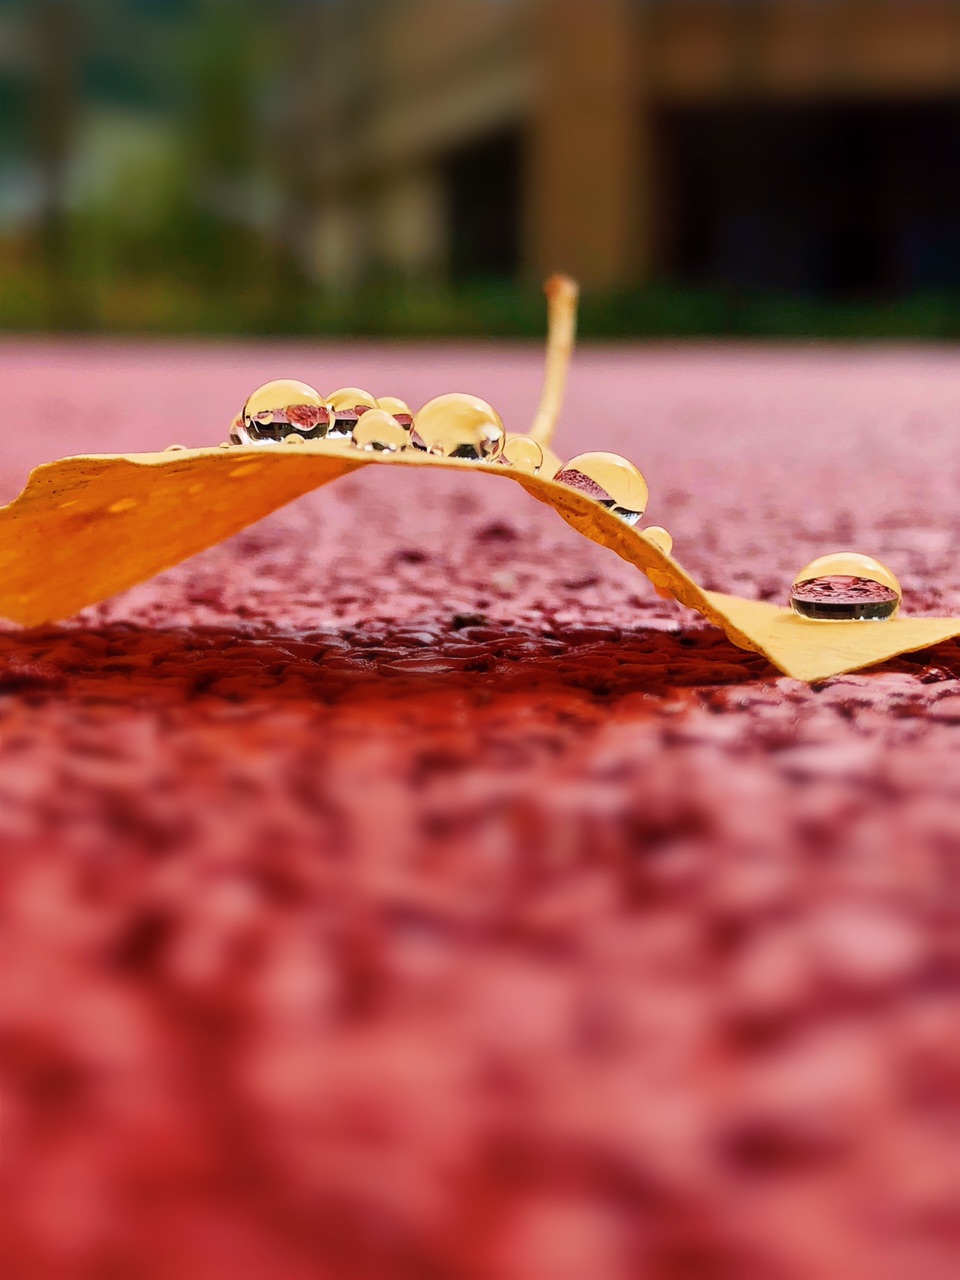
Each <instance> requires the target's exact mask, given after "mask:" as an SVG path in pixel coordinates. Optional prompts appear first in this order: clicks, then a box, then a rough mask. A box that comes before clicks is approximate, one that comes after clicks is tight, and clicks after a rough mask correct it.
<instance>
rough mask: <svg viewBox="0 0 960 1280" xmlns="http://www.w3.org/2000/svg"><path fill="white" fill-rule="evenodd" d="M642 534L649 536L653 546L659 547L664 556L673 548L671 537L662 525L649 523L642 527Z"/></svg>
mask: <svg viewBox="0 0 960 1280" xmlns="http://www.w3.org/2000/svg"><path fill="white" fill-rule="evenodd" d="M643 536H644V537H645V538H649V539H650V541H651V542H652V543H653V545H654V546H655V547H659V548H660V550H661V551H662V552H663V554H664V555H665V556H668V555H669V554H670V552H671V551H672V550H673V538H672V536H671V535H670V534H669V533H667V531H666V529H664V527H663V526H662V525H659V524H651V525H649V526H648V527H647V528H646V529H644V531H643Z"/></svg>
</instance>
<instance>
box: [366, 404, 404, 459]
mask: <svg viewBox="0 0 960 1280" xmlns="http://www.w3.org/2000/svg"><path fill="white" fill-rule="evenodd" d="M352 441H353V444H354V445H356V447H357V448H358V449H363V450H365V451H367V452H373V453H399V452H400V451H401V449H405V448H406V447H407V444H408V443H409V441H410V437H409V435H408V434H407V432H406V431H405V430H404V429H403V427H402V426H401V425H400V423H399V422H398V421H397V420H396V418H395V417H394V416H393V415H392V414H390V413H386V412H385V411H384V410H383V409H368V410H367V412H366V413H365V414H363V416H362V417H360V418H359V419H358V420H357V424H356V426H355V427H354V428H353V437H352Z"/></svg>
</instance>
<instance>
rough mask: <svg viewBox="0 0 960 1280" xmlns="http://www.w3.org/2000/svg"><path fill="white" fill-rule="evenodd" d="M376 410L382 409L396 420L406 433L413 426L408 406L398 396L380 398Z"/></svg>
mask: <svg viewBox="0 0 960 1280" xmlns="http://www.w3.org/2000/svg"><path fill="white" fill-rule="evenodd" d="M377 408H378V409H383V410H384V412H386V413H389V414H390V415H391V417H394V418H396V420H397V421H398V422H399V423H400V425H401V427H404V428H405V429H406V430H407V431H409V430H410V428H411V427H412V426H413V413H412V412H411V409H410V406H409V405H408V404H407V402H406V401H405V400H401V399H400V398H399V397H398V396H380V397H379V399H378V400H377Z"/></svg>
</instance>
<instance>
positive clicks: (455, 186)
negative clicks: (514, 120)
mask: <svg viewBox="0 0 960 1280" xmlns="http://www.w3.org/2000/svg"><path fill="white" fill-rule="evenodd" d="M521 150H522V148H521V137H520V133H519V132H518V131H516V130H511V131H510V132H508V133H501V134H497V135H496V136H494V137H490V138H486V139H484V140H483V141H481V142H476V143H471V144H470V145H469V146H466V147H462V148H460V149H459V150H457V151H456V152H454V153H453V154H452V155H451V156H449V157H448V159H447V161H446V163H445V165H444V176H445V179H446V186H447V201H448V214H449V228H450V274H451V276H452V278H453V279H454V280H456V281H461V282H462V281H468V280H483V279H508V278H511V277H513V276H516V275H517V273H518V272H519V270H520V183H521V165H522V154H521Z"/></svg>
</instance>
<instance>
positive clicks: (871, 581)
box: [790, 551, 903, 622]
mask: <svg viewBox="0 0 960 1280" xmlns="http://www.w3.org/2000/svg"><path fill="white" fill-rule="evenodd" d="M902 594H903V593H902V592H901V590H900V583H899V582H898V581H897V579H896V578H895V577H894V575H893V574H892V573H891V572H890V570H889V569H888V568H887V566H886V565H885V564H881V562H880V561H879V560H874V558H873V557H872V556H865V555H861V554H860V553H859V552H856V551H841V552H835V553H833V554H831V555H826V556H820V558H819V559H817V560H814V561H813V562H812V563H811V564H808V565H807V567H806V568H805V569H803V570H802V571H801V572H800V573H798V574H797V577H796V579H795V581H794V583H793V586H792V587H791V589H790V607H791V608H792V609H793V611H794V613H796V614H798V615H799V616H800V617H801V618H813V619H816V620H817V621H820V622H883V621H885V620H886V619H887V618H892V617H893V615H894V614H895V613H896V612H897V610H898V609H899V607H900V601H901V598H902Z"/></svg>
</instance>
